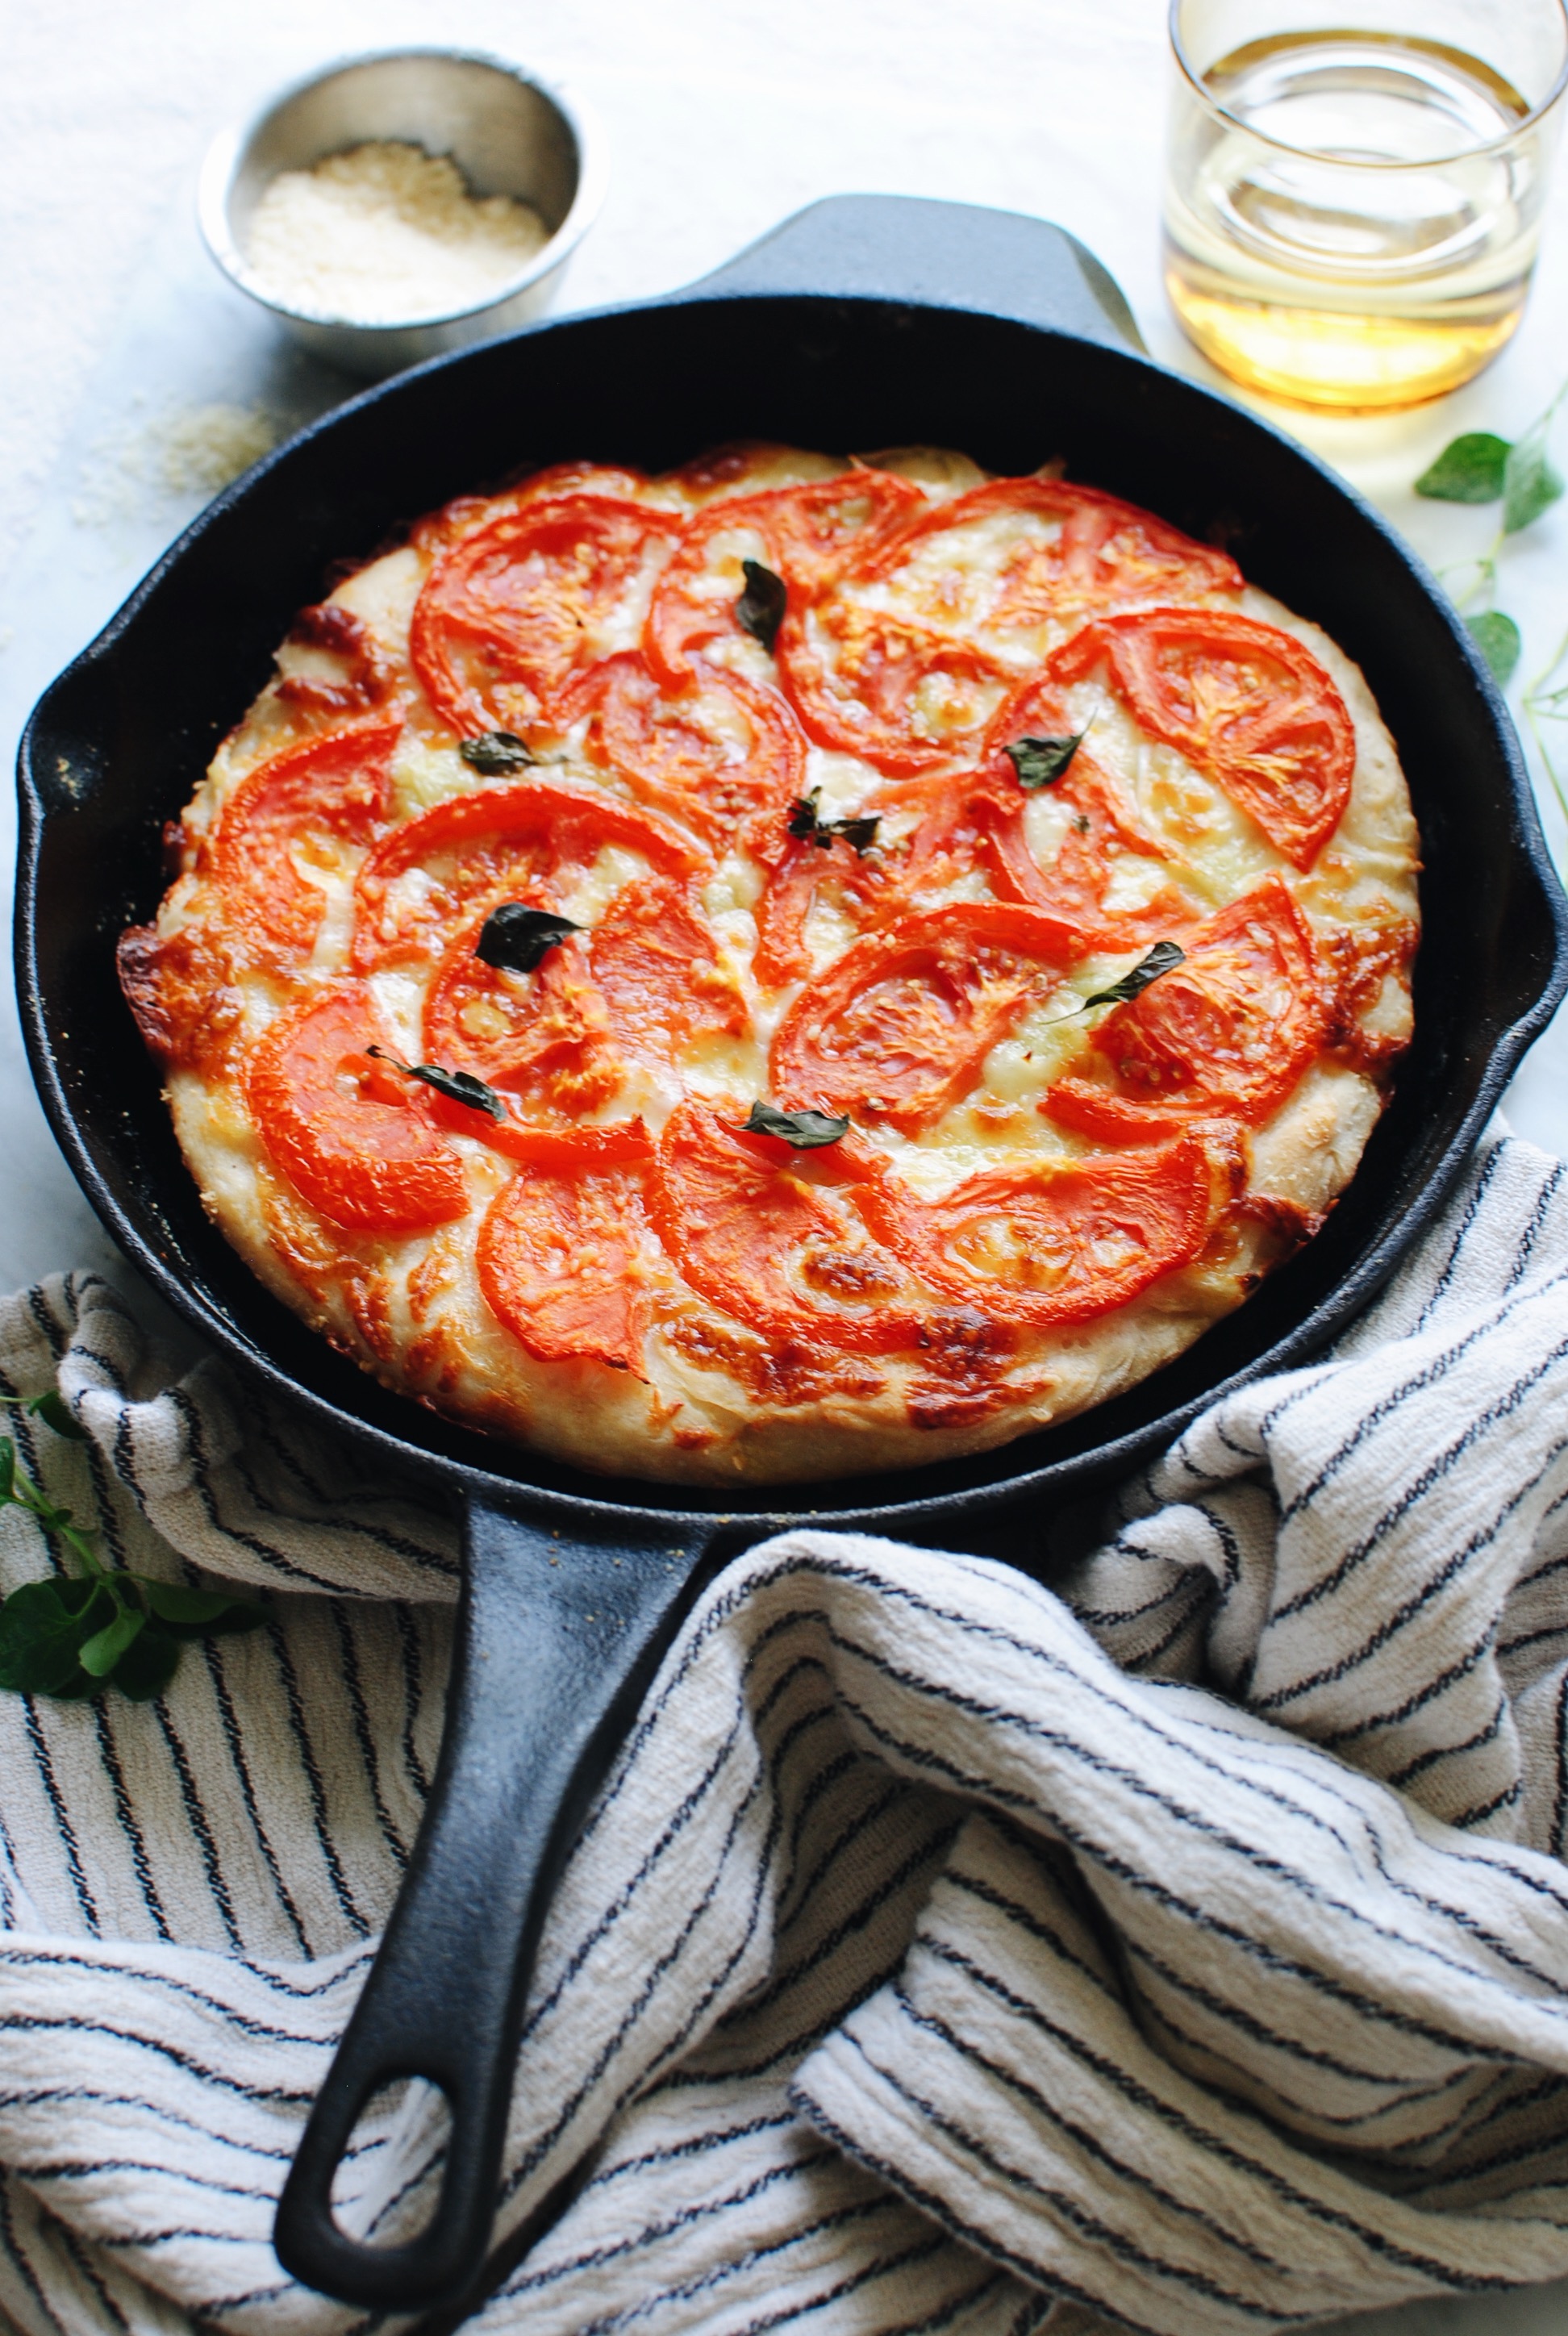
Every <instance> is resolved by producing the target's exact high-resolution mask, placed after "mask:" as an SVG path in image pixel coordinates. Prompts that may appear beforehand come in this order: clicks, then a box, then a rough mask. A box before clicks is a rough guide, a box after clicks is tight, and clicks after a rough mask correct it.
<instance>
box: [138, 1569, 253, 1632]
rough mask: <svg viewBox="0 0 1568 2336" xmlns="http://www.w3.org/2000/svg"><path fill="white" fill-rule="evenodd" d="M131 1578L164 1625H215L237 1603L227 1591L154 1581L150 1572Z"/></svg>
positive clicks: (181, 1583)
mask: <svg viewBox="0 0 1568 2336" xmlns="http://www.w3.org/2000/svg"><path fill="white" fill-rule="evenodd" d="M131 1579H132V1580H133V1581H134V1582H135V1583H136V1586H137V1588H138V1589H139V1590H140V1591H141V1595H142V1596H143V1598H145V1599H146V1601H147V1603H148V1605H149V1606H150V1607H151V1610H152V1611H153V1613H154V1614H156V1615H157V1616H158V1618H159V1620H160V1621H163V1622H197V1623H200V1622H212V1621H216V1620H217V1618H218V1616H219V1614H221V1613H223V1612H224V1611H225V1610H226V1608H228V1607H229V1606H232V1605H233V1603H234V1601H233V1599H232V1598H231V1597H230V1596H229V1592H228V1591H226V1590H187V1589H186V1587H185V1585H184V1583H183V1582H154V1581H153V1580H152V1578H151V1575H150V1574H146V1573H138V1574H133V1575H132V1577H131Z"/></svg>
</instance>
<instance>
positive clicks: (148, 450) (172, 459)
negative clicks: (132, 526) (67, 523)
mask: <svg viewBox="0 0 1568 2336" xmlns="http://www.w3.org/2000/svg"><path fill="white" fill-rule="evenodd" d="M278 434H279V426H278V418H277V416H276V415H275V414H268V412H267V410H266V409H265V407H262V406H258V405H228V404H211V405H181V406H174V407H170V409H168V410H167V411H166V412H164V413H161V414H155V415H153V416H152V417H151V420H149V421H147V422H144V423H133V424H128V425H127V426H125V427H124V428H122V429H120V430H116V431H111V432H110V433H108V434H107V435H106V436H104V437H102V438H97V439H94V440H93V443H92V444H91V446H89V448H88V449H87V455H86V460H85V462H84V463H83V474H82V478H81V481H80V487H79V492H78V493H77V496H76V499H75V501H73V504H72V510H71V515H72V517H73V520H74V521H76V524H77V525H78V526H79V527H106V526H109V525H111V524H112V523H113V522H114V521H119V520H131V519H134V518H136V517H138V516H139V515H140V514H141V511H144V510H145V509H148V508H150V507H156V506H157V505H159V504H161V503H163V502H167V501H188V500H189V499H190V497H191V496H198V497H200V498H203V499H205V498H206V497H207V496H209V495H215V494H217V492H219V488H221V487H226V486H227V485H228V484H229V481H230V479H237V478H238V477H239V473H240V472H241V471H248V469H249V468H250V465H251V463H252V462H259V461H260V460H261V457H262V456H263V454H268V453H271V451H272V449H273V447H274V446H276V445H277V443H278Z"/></svg>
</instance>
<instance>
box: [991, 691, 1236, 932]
mask: <svg viewBox="0 0 1568 2336" xmlns="http://www.w3.org/2000/svg"><path fill="white" fill-rule="evenodd" d="M1075 726H1076V725H1075V723H1074V719H1073V715H1072V713H1071V711H1070V710H1069V708H1068V706H1067V703H1066V698H1065V697H1064V696H1063V694H1062V691H1061V688H1060V686H1059V685H1058V684H1057V683H1056V682H1053V681H1052V680H1050V679H1049V678H1048V677H1046V678H1039V677H1036V678H1033V679H1031V680H1029V681H1027V682H1026V683H1025V685H1024V686H1023V687H1022V688H1021V689H1018V690H1016V691H1015V692H1014V694H1013V695H1012V696H1010V697H1009V698H1008V700H1007V702H1006V704H1005V705H1004V706H1001V707H999V708H998V713H997V715H996V718H995V720H994V721H993V722H992V724H991V726H990V729H989V732H988V733H987V735H986V756H985V766H984V773H983V780H982V782H981V783H980V784H977V785H976V786H975V787H974V788H973V789H972V790H971V792H970V802H969V811H970V816H971V817H972V818H973V819H974V820H975V821H976V822H978V824H979V827H980V829H981V831H982V833H983V838H984V857H985V858H986V860H987V861H989V867H990V873H991V881H992V882H993V884H994V885H995V886H996V889H997V891H998V892H999V893H1000V894H1001V896H1002V898H1003V899H1004V900H1027V901H1028V902H1030V903H1031V905H1032V906H1034V907H1035V908H1037V909H1047V910H1050V911H1051V912H1052V914H1054V915H1056V916H1059V917H1067V918H1070V919H1071V920H1072V921H1073V922H1074V923H1075V924H1076V925H1079V926H1081V928H1082V929H1083V931H1084V933H1085V935H1086V938H1087V939H1090V940H1091V941H1092V942H1093V944H1094V946H1095V947H1096V949H1131V948H1134V947H1135V945H1136V944H1137V943H1138V942H1139V941H1140V940H1144V939H1159V938H1160V937H1161V936H1163V935H1167V934H1169V933H1170V932H1171V931H1172V930H1173V929H1174V928H1175V927H1178V926H1180V925H1183V924H1190V923H1192V922H1193V920H1194V919H1196V918H1197V917H1199V916H1201V915H1202V913H1203V911H1202V909H1201V908H1200V907H1199V906H1197V905H1196V904H1195V903H1193V901H1192V900H1189V899H1188V898H1187V897H1186V895H1185V894H1184V893H1183V892H1182V891H1181V890H1180V889H1179V887H1178V886H1177V885H1176V883H1175V882H1174V881H1172V880H1171V879H1169V878H1168V877H1167V878H1166V879H1165V880H1164V881H1157V883H1156V889H1155V890H1154V891H1152V892H1147V893H1146V894H1145V897H1144V900H1142V902H1140V903H1139V904H1138V905H1137V906H1135V907H1133V906H1121V907H1112V906H1110V905H1109V904H1108V902H1107V897H1106V896H1107V891H1108V889H1109V888H1110V886H1111V885H1112V883H1113V881H1114V879H1115V876H1116V875H1117V874H1118V873H1119V872H1120V871H1121V870H1122V869H1123V868H1125V866H1126V864H1127V862H1128V861H1129V860H1131V861H1133V862H1134V863H1135V862H1136V861H1139V860H1142V861H1144V862H1145V863H1148V872H1149V873H1150V874H1151V875H1153V874H1154V868H1155V866H1156V865H1157V863H1159V862H1160V861H1163V859H1164V846H1163V845H1162V844H1160V843H1159V842H1157V841H1156V840H1155V838H1154V837H1153V836H1152V835H1149V834H1148V833H1146V832H1145V831H1144V829H1143V828H1141V827H1140V826H1139V824H1138V822H1137V820H1136V818H1135V816H1134V813H1133V812H1132V810H1131V808H1130V807H1129V805H1128V804H1127V803H1125V800H1124V798H1123V796H1122V793H1121V790H1120V789H1119V788H1118V786H1117V785H1116V784H1115V780H1113V779H1112V778H1111V776H1110V774H1108V772H1106V771H1105V770H1104V769H1103V768H1102V767H1101V765H1100V764H1098V763H1097V762H1096V760H1095V755H1094V751H1093V747H1092V745H1091V744H1090V743H1089V742H1088V741H1086V742H1085V744H1083V745H1080V746H1079V747H1078V749H1077V751H1076V753H1075V754H1074V755H1073V758H1072V760H1071V762H1070V763H1069V764H1067V767H1066V771H1065V772H1064V773H1063V774H1062V776H1061V777H1060V778H1059V779H1058V780H1057V781H1056V783H1055V784H1053V785H1052V786H1050V787H1049V789H1048V790H1043V791H1042V795H1041V796H1040V797H1036V796H1032V795H1031V794H1029V793H1027V792H1026V790H1025V789H1024V787H1023V786H1022V784H1020V782H1019V778H1018V771H1017V769H1016V768H1015V766H1014V764H1013V762H1012V760H1011V758H1010V756H1009V755H1008V751H1007V750H1008V747H1009V746H1012V745H1018V743H1019V742H1020V741H1021V740H1024V739H1027V738H1064V737H1070V736H1071V735H1073V733H1074V729H1075ZM1047 793H1048V800H1049V802H1050V803H1051V805H1052V806H1053V808H1054V809H1055V811H1056V812H1057V813H1058V814H1060V815H1062V816H1065V818H1066V832H1064V833H1063V834H1062V836H1061V838H1060V841H1059V842H1058V844H1057V851H1056V854H1055V857H1054V858H1053V859H1052V860H1051V861H1049V863H1048V864H1042V862H1041V861H1039V860H1038V859H1037V857H1036V855H1035V852H1034V850H1033V848H1032V846H1031V844H1030V842H1029V830H1028V811H1029V805H1030V803H1031V802H1033V801H1037V800H1042V799H1043V798H1044V797H1045V795H1046V794H1047ZM1140 889H1142V888H1140Z"/></svg>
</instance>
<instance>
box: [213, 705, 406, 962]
mask: <svg viewBox="0 0 1568 2336" xmlns="http://www.w3.org/2000/svg"><path fill="white" fill-rule="evenodd" d="M402 729H403V724H402V721H401V719H397V718H389V719H385V720H381V721H376V722H359V723H355V725H353V726H352V727H350V728H346V729H337V730H331V731H328V732H326V734H325V735H323V736H321V737H319V738H307V740H306V741H305V742H304V743H303V745H297V746H289V747H287V748H286V749H285V751H284V752H283V753H282V754H274V755H272V756H271V757H270V758H269V759H268V761H267V762H265V763H260V764H258V765H257V767H256V769H255V770H253V771H248V772H247V773H246V774H245V776H244V778H242V779H241V780H240V782H239V785H238V786H237V787H236V788H235V790H234V792H233V793H232V794H231V795H230V796H229V800H228V802H227V803H225V804H224V806H223V813H222V816H221V818H220V819H219V822H218V831H217V834H216V836H215V838H214V840H213V844H212V858H213V871H214V874H215V876H216V879H217V883H218V888H219V892H220V894H221V896H222V901H223V917H224V922H225V924H226V925H227V926H228V927H229V931H230V932H231V934H232V936H233V939H234V942H235V944H236V946H237V947H238V948H239V950H240V952H241V953H242V954H243V955H244V956H246V957H252V958H254V957H260V958H264V959H271V960H274V961H280V962H284V963H287V962H288V961H289V960H290V959H299V958H305V957H308V956H309V954H310V951H311V949H313V947H314V946H315V942H316V936H317V932H318V931H319V930H320V928H321V920H322V918H323V917H324V916H325V914H326V891H324V890H323V888H322V887H321V886H320V885H318V884H313V883H311V882H310V881H309V879H308V878H307V877H306V876H303V875H302V874H301V873H300V869H299V863H300V862H301V861H304V862H305V863H306V864H307V865H309V864H310V863H311V862H314V863H315V864H316V865H317V867H319V868H320V869H322V870H323V871H326V870H328V869H331V868H333V867H334V866H335V865H339V864H341V861H342V855H343V847H344V846H345V845H346V844H366V843H368V842H370V840H371V837H372V836H373V835H374V834H375V830H376V828H377V827H378V826H379V825H380V824H381V822H383V821H384V820H385V817H386V812H387V804H388V800H389V794H390V789H389V784H388V781H387V764H388V762H389V761H390V759H391V756H392V750H393V748H394V746H395V745H396V744H397V740H398V737H399V735H400V734H401V732H402Z"/></svg>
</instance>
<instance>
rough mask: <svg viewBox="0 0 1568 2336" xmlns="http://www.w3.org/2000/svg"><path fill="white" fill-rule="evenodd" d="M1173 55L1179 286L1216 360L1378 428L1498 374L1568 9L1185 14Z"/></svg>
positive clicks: (1480, 3) (1179, 13) (1514, 319)
mask: <svg viewBox="0 0 1568 2336" xmlns="http://www.w3.org/2000/svg"><path fill="white" fill-rule="evenodd" d="M1348 17H1354V19H1355V24H1354V29H1351V27H1350V26H1349V25H1348V24H1347V22H1346V19H1347V18H1348ZM1171 45H1172V49H1173V51H1174V60H1175V75H1174V95H1173V100H1172V110H1171V135H1170V151H1169V165H1168V170H1167V175H1166V189H1165V209H1164V268H1165V287H1166V290H1167V292H1168V294H1169V296H1170V299H1171V303H1172V306H1173V307H1174V309H1175V312H1176V315H1177V316H1178V318H1179V319H1180V321H1181V324H1182V326H1183V329H1184V330H1185V332H1186V333H1187V334H1188V336H1190V338H1191V339H1193V341H1195V342H1196V344H1197V346H1199V348H1201V349H1202V350H1203V354H1204V355H1206V356H1208V357H1210V358H1211V359H1212V360H1213V363H1214V364H1215V365H1218V366H1219V367H1220V368H1221V369H1222V371H1223V372H1225V373H1228V374H1230V375H1232V378H1233V379H1235V380H1237V381H1240V382H1244V383H1246V384H1248V385H1249V386H1251V387H1252V388H1255V389H1260V390H1262V391H1265V392H1266V393H1267V394H1269V395H1271V396H1273V397H1278V398H1283V399H1286V400H1288V401H1289V402H1290V403H1291V404H1299V405H1311V406H1332V407H1337V408H1339V410H1340V411H1341V412H1357V411H1359V412H1362V413H1365V412H1368V411H1370V410H1373V409H1376V408H1378V407H1388V406H1401V405H1415V404H1419V403H1420V402H1421V400H1422V399H1424V398H1428V397H1437V396H1440V395H1441V394H1443V392H1444V391H1446V390H1450V389H1456V388H1457V387H1458V385H1459V384H1460V383H1461V382H1464V381H1468V380H1469V379H1470V377H1471V375H1473V374H1476V373H1479V372H1480V370H1481V368H1482V366H1483V365H1487V364H1489V363H1490V361H1491V359H1492V358H1493V357H1495V355H1496V354H1497V352H1498V350H1499V349H1500V348H1501V347H1502V346H1503V345H1504V343H1505V341H1506V340H1507V339H1508V338H1509V336H1510V335H1511V334H1512V333H1513V332H1514V328H1515V326H1517V324H1518V322H1519V319H1520V316H1522V315H1523V313H1524V301H1525V297H1526V295H1527V293H1528V291H1529V287H1530V277H1531V272H1532V270H1533V268H1534V264H1535V251H1536V246H1537V244H1538V242H1539V239H1540V233H1541V215H1542V208H1543V205H1544V199H1545V192H1546V181H1547V176H1548V172H1549V170H1550V166H1551V161H1552V154H1553V147H1554V145H1555V142H1556V138H1557V133H1558V131H1559V129H1560V127H1561V122H1562V116H1563V110H1564V109H1563V92H1564V90H1565V89H1568V0H1172V5H1171Z"/></svg>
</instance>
